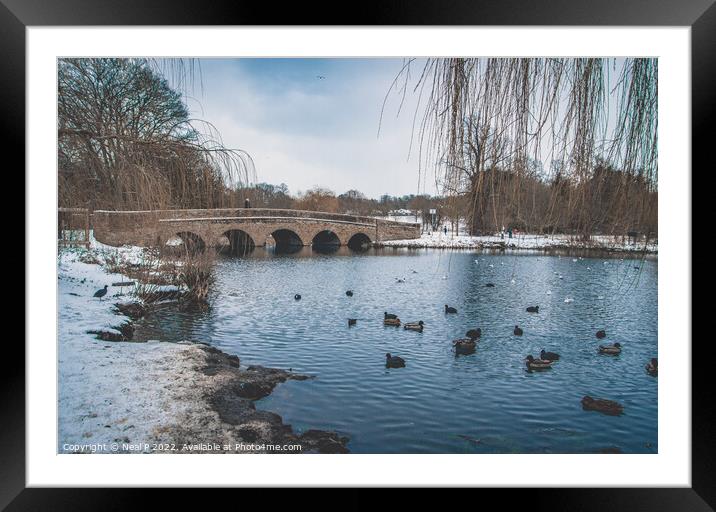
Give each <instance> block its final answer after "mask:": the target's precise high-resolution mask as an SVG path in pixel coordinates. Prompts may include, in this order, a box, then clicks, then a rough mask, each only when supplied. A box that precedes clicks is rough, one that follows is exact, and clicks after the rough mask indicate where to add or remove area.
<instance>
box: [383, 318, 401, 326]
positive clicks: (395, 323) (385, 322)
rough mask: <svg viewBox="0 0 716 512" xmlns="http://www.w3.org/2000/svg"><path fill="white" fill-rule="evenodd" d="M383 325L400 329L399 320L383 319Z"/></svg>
mask: <svg viewBox="0 0 716 512" xmlns="http://www.w3.org/2000/svg"><path fill="white" fill-rule="evenodd" d="M383 325H392V326H394V327H400V318H385V319H383Z"/></svg>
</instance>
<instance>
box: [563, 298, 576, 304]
mask: <svg viewBox="0 0 716 512" xmlns="http://www.w3.org/2000/svg"><path fill="white" fill-rule="evenodd" d="M570 302H574V299H571V298H569V297H567V298H566V299H564V303H565V304H569V303H570Z"/></svg>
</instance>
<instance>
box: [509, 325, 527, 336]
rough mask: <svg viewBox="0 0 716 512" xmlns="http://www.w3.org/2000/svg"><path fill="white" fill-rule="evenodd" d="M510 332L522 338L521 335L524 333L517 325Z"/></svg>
mask: <svg viewBox="0 0 716 512" xmlns="http://www.w3.org/2000/svg"><path fill="white" fill-rule="evenodd" d="M512 332H513V333H514V335H515V336H522V334H523V333H524V331H523V330H522V329H521V328H520V326H519V325H515V330H514V331H512Z"/></svg>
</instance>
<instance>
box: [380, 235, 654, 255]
mask: <svg viewBox="0 0 716 512" xmlns="http://www.w3.org/2000/svg"><path fill="white" fill-rule="evenodd" d="M376 245H378V246H384V247H410V248H435V249H476V250H477V249H501V248H503V247H504V248H505V249H506V250H550V249H564V250H569V249H581V250H586V249H589V250H603V251H613V252H642V253H643V252H646V253H650V254H653V253H657V252H658V244H657V242H656V241H653V242H650V243H649V244H647V245H646V246H645V245H644V242H643V241H642V242H637V243H635V244H632V243H630V242H629V240H628V239H627V238H622V237H613V236H603V235H599V236H593V237H592V239H591V240H589V241H583V240H579V239H577V237H573V236H571V235H529V234H519V235H513V237H512V238H509V237H508V236H507V235H505V236H504V238H501V237H500V236H499V235H493V236H468V235H451V234H450V233H448V234H447V235H446V234H444V233H443V232H433V233H431V234H427V233H423V234H422V236H421V237H420V238H416V239H414V240H390V241H385V242H379V243H377V244H376Z"/></svg>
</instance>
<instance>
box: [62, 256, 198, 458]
mask: <svg viewBox="0 0 716 512" xmlns="http://www.w3.org/2000/svg"><path fill="white" fill-rule="evenodd" d="M117 253H118V254H122V255H123V256H124V257H126V258H131V257H136V256H138V254H139V253H138V251H136V250H134V249H127V250H124V251H117ZM96 257H97V256H96V253H94V252H88V251H83V250H67V251H63V253H62V254H61V255H60V257H59V258H58V281H59V282H58V285H59V286H58V303H59V318H58V321H59V322H58V324H59V333H58V343H59V345H58V377H59V382H58V389H59V397H58V420H59V426H58V427H59V438H58V445H59V446H58V451H59V452H75V451H114V450H112V449H111V447H112V443H123V442H140V441H141V442H146V441H148V440H153V439H156V438H157V435H158V434H159V433H160V432H161V429H162V428H163V427H164V426H165V425H166V424H168V423H169V424H170V423H173V422H176V421H180V418H181V417H183V416H185V415H186V414H188V413H189V412H190V410H191V408H192V404H191V402H190V401H189V402H187V401H186V400H184V398H185V396H186V395H187V394H188V393H190V392H191V389H192V386H193V384H192V383H191V381H190V380H188V379H186V378H185V377H186V376H188V375H190V374H191V373H192V372H193V370H192V369H193V367H194V366H195V365H196V364H197V363H198V362H199V360H200V358H201V353H200V351H199V350H198V348H197V347H196V346H193V345H183V344H177V343H161V342H151V343H112V342H105V341H100V340H97V339H96V338H95V337H94V336H93V335H91V334H87V331H88V330H91V329H102V330H107V331H113V330H115V329H113V327H114V326H117V325H119V324H121V323H122V322H124V321H128V320H129V319H128V318H127V317H124V316H122V315H117V314H115V313H114V312H113V304H114V303H117V302H127V301H129V300H130V298H131V297H130V296H129V295H128V294H127V291H126V289H124V288H118V287H112V286H111V285H112V283H114V282H120V281H122V280H124V281H127V278H125V277H123V276H122V275H120V274H109V273H106V272H105V270H104V269H103V267H102V266H100V265H98V264H93V263H85V261H93V260H94V258H96ZM100 257H101V256H100ZM83 260H84V261H83ZM105 284H106V285H109V291H108V293H107V295H106V297H105V298H104V299H103V300H101V301H100V300H99V299H96V298H94V297H93V294H94V292H95V290H98V289H100V288H102V287H103V286H104V285H105ZM193 407H196V404H193ZM98 446H99V447H100V448H97V447H98ZM105 446H106V447H107V449H106V450H105V449H102V447H105Z"/></svg>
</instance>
